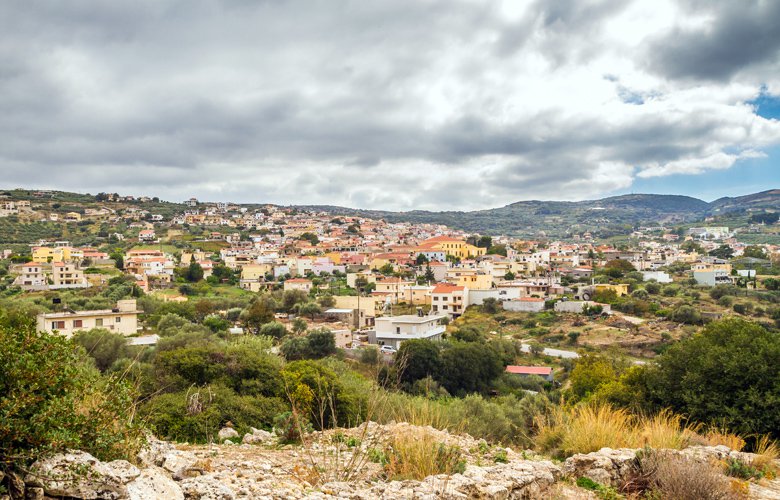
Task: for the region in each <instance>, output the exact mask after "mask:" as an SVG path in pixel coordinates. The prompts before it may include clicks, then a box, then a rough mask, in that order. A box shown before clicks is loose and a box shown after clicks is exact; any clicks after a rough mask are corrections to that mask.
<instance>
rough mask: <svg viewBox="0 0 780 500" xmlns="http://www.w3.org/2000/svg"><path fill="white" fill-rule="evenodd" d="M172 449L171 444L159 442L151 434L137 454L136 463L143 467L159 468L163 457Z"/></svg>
mask: <svg viewBox="0 0 780 500" xmlns="http://www.w3.org/2000/svg"><path fill="white" fill-rule="evenodd" d="M173 449H174V446H173V444H171V443H168V442H167V441H160V440H159V439H157V438H156V437H154V436H153V435H151V434H148V435H147V436H146V444H145V445H144V447H143V448H142V449H141V451H140V452H138V463H139V464H141V466H143V467H149V466H151V465H156V466H158V467H159V466H161V465H162V463H163V460H164V458H165V455H166V454H167V453H168V452H170V451H171V450H173Z"/></svg>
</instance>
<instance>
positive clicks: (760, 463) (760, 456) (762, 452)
mask: <svg viewBox="0 0 780 500" xmlns="http://www.w3.org/2000/svg"><path fill="white" fill-rule="evenodd" d="M755 453H756V455H757V456H756V458H754V459H753V463H752V465H753V466H754V467H758V468H762V467H766V466H770V467H771V466H772V464H773V463H774V461H775V460H777V459H778V457H780V446H778V444H777V441H773V440H771V439H770V438H769V436H767V435H764V436H761V437H759V438H758V441H756V449H755Z"/></svg>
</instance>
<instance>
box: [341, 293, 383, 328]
mask: <svg viewBox="0 0 780 500" xmlns="http://www.w3.org/2000/svg"><path fill="white" fill-rule="evenodd" d="M333 298H334V299H335V300H336V304H335V306H334V307H336V308H338V309H352V310H354V311H358V312H359V314H358V321H359V323H358V325H357V326H358V328H363V327H366V326H371V325H373V324H374V319H375V318H376V316H377V314H380V313H381V311H382V304H383V302H382V301H381V300H379V299H378V298H376V297H357V296H354V295H340V296H337V297H333Z"/></svg>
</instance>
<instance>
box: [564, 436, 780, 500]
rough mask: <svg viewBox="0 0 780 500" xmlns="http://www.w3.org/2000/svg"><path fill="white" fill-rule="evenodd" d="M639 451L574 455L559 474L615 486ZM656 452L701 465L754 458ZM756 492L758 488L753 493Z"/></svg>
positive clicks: (722, 452) (720, 452) (719, 450)
mask: <svg viewBox="0 0 780 500" xmlns="http://www.w3.org/2000/svg"><path fill="white" fill-rule="evenodd" d="M641 451H642V450H640V449H626V448H623V449H618V450H613V449H611V448H602V449H600V450H599V451H596V452H593V453H583V454H577V455H574V456H572V457H569V458H567V459H566V461H565V462H564V464H563V474H564V475H565V476H567V477H570V478H572V479H577V478H580V477H587V478H589V479H592V480H593V481H596V482H597V483H601V484H604V485H610V486H617V485H620V484H623V483H624V482H625V481H626V480H628V479H630V477H631V474H632V472H633V471H635V470H636V466H637V453H639V452H641ZM656 451H657V452H660V453H664V454H669V455H677V456H680V457H685V458H687V459H689V460H693V461H695V462H701V463H705V462H706V463H718V462H722V461H724V460H727V459H736V460H739V461H741V462H744V463H747V464H749V463H752V462H753V460H755V459H756V455H754V454H752V453H745V452H741V451H734V450H732V449H730V448H729V447H727V446H690V447H688V448H685V449H683V450H656ZM770 488H771V485H770ZM760 489H761V487H759V488H758V489H757V491H758V490H760ZM777 498H780V497H777Z"/></svg>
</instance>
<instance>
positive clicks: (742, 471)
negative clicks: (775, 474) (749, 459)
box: [725, 458, 764, 479]
mask: <svg viewBox="0 0 780 500" xmlns="http://www.w3.org/2000/svg"><path fill="white" fill-rule="evenodd" d="M725 469H726V471H725V472H726V475H728V476H731V477H736V478H739V479H761V478H763V477H764V471H762V470H760V469H757V468H756V467H755V466H753V465H752V464H749V463H746V462H743V461H742V460H739V459H737V458H729V459H727V460H726V464H725Z"/></svg>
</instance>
